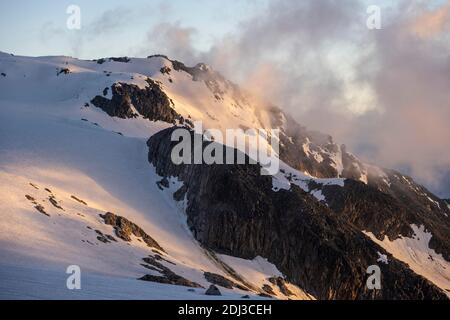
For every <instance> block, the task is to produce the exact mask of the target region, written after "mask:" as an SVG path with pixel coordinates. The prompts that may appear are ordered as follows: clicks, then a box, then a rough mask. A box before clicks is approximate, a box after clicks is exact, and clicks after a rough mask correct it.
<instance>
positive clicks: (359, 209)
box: [322, 180, 450, 261]
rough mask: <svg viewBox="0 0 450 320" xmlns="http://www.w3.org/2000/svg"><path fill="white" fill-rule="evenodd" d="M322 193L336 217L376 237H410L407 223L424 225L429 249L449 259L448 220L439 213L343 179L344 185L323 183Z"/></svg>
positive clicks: (449, 226) (409, 228)
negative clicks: (413, 205)
mask: <svg viewBox="0 0 450 320" xmlns="http://www.w3.org/2000/svg"><path fill="white" fill-rule="evenodd" d="M322 194H323V195H324V196H325V198H326V200H327V203H328V205H329V207H330V208H331V209H332V210H333V211H334V212H336V214H337V215H338V216H342V217H344V218H345V219H346V220H348V221H349V222H351V223H352V224H354V225H355V226H357V227H358V228H359V229H360V230H364V231H369V232H372V233H373V234H374V235H375V236H376V237H377V238H378V239H379V240H383V239H384V237H385V236H387V237H388V238H389V239H390V240H391V241H393V240H395V239H397V238H399V236H400V235H403V236H405V237H409V238H411V237H412V236H413V235H414V232H413V229H412V228H411V225H412V224H414V225H417V226H421V225H423V226H425V229H426V230H427V231H429V232H431V233H432V235H433V236H432V237H431V240H430V244H429V245H430V248H432V249H434V250H435V251H436V252H437V253H441V254H442V256H443V257H444V259H446V260H447V261H450V243H449V239H450V221H449V219H447V217H446V216H445V215H443V214H442V213H434V212H432V211H431V212H428V213H427V214H418V213H417V208H416V210H411V209H410V208H409V206H405V205H404V204H403V203H402V202H400V201H398V200H397V199H396V198H394V197H393V196H392V195H390V194H387V193H382V192H380V191H379V190H378V189H376V188H374V187H372V186H369V185H366V184H364V183H361V182H358V181H354V180H346V181H345V184H344V187H343V188H342V187H338V186H324V187H323V188H322Z"/></svg>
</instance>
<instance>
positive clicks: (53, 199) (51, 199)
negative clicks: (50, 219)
mask: <svg viewBox="0 0 450 320" xmlns="http://www.w3.org/2000/svg"><path fill="white" fill-rule="evenodd" d="M48 200H49V201H50V203H51V204H52V205H53V206H54V207H55V208H58V209H60V210H63V211H64V209H63V207H61V206H60V205H59V203H58V201H57V200H56V198H55V196H50V197H49V198H48Z"/></svg>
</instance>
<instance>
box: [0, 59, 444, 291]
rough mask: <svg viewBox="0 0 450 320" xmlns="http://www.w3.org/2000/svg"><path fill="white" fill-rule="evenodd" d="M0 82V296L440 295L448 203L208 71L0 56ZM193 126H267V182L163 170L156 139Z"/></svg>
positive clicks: (211, 170) (247, 168)
mask: <svg viewBox="0 0 450 320" xmlns="http://www.w3.org/2000/svg"><path fill="white" fill-rule="evenodd" d="M0 73H1V76H0V124H1V125H0V176H1V179H0V189H1V191H0V215H1V216H0V231H1V232H0V243H1V246H0V256H1V260H0V279H1V281H0V297H1V298H67V299H78V298H83V299H85V298H88V299H89V298H93V299H102V298H118V299H129V298H132V299H138V298H142V299H205V298H211V297H212V296H207V295H205V290H206V289H207V288H208V287H209V286H210V285H211V284H215V285H217V286H219V288H220V291H221V292H222V294H223V295H222V296H221V297H222V298H240V297H242V296H249V297H251V298H261V297H263V298H268V297H273V298H279V299H342V298H343V299H366V298H369V299H377V298H388V299H391V298H392V299H395V298H404V299H417V298H425V299H442V298H446V297H447V296H449V295H450V264H449V261H450V241H449V238H450V237H449V235H450V220H449V219H450V218H449V214H450V206H449V204H448V202H445V201H444V200H441V199H439V198H437V197H436V196H434V195H433V194H431V193H430V192H429V191H427V190H426V189H425V188H424V187H422V186H420V185H417V184H416V183H415V182H414V181H413V180H412V179H411V178H410V177H407V176H404V175H402V174H400V173H398V172H395V171H392V170H387V169H382V168H379V167H376V166H375V165H372V164H367V163H363V162H362V161H361V160H359V159H358V158H357V157H356V156H355V155H352V154H351V153H349V152H348V151H347V150H346V148H345V146H340V145H338V144H336V143H335V142H334V141H333V140H332V138H331V137H329V136H327V135H324V134H321V133H318V132H314V131H310V130H308V129H306V128H305V127H303V126H301V125H299V124H298V123H296V121H295V120H293V119H292V118H291V117H289V115H286V114H284V113H283V112H282V111H281V109H279V108H277V107H275V106H272V105H266V104H264V103H263V102H262V101H259V100H258V99H257V98H255V97H253V96H251V95H249V94H247V93H245V92H243V91H242V90H240V89H239V87H238V86H236V85H235V84H233V83H231V82H230V81H228V80H226V79H225V78H224V77H223V76H221V75H220V74H219V73H217V72H215V71H214V70H213V69H212V68H211V67H209V66H206V65H204V64H199V65H197V66H195V67H187V66H185V65H184V64H183V63H181V62H178V61H173V60H170V59H169V58H167V57H165V56H161V55H155V56H150V57H148V58H146V59H134V58H131V59H130V58H125V57H124V58H106V59H100V60H94V61H83V60H77V59H74V58H70V57H38V58H31V57H17V56H14V55H10V54H6V53H0ZM198 120H201V121H202V122H203V125H204V128H205V129H207V128H215V129H219V130H225V129H227V128H241V129H247V128H266V129H270V128H277V129H280V131H281V135H280V152H279V156H280V159H281V160H282V163H281V170H280V172H279V173H278V174H277V175H276V176H274V177H269V176H260V175H259V174H255V172H256V171H255V170H257V169H258V168H259V166H258V165H236V166H234V165H232V166H228V165H227V166H223V165H212V166H206V165H200V166H196V165H182V166H175V165H173V164H172V163H171V162H170V150H171V147H172V146H173V143H172V142H171V141H170V133H171V131H172V130H173V129H174V126H177V127H179V126H185V127H187V128H192V127H193V123H194V121H198ZM380 257H383V258H384V259H382V260H383V261H382V262H379V260H380ZM373 264H379V266H380V268H381V270H382V277H383V286H382V289H381V290H376V291H373V290H372V291H371V290H369V289H368V288H367V287H366V283H365V281H366V278H367V274H366V268H367V267H368V266H369V265H373ZM69 265H78V266H80V268H81V271H82V289H81V290H68V289H67V288H66V278H67V274H66V273H65V272H66V268H67V266H69ZM138 279H140V280H141V281H139V280H138ZM142 280H145V281H142ZM216 298H220V297H216Z"/></svg>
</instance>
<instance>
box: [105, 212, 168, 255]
mask: <svg viewBox="0 0 450 320" xmlns="http://www.w3.org/2000/svg"><path fill="white" fill-rule="evenodd" d="M100 217H102V218H103V220H105V223H106V224H109V225H111V226H113V227H114V229H115V231H116V235H117V236H118V237H119V238H120V239H122V240H124V241H127V242H130V241H131V237H130V236H131V235H132V234H133V235H135V236H136V237H138V238H142V240H144V242H145V243H146V244H147V245H148V246H149V247H154V248H156V249H158V250H161V251H163V252H165V250H164V249H163V248H162V247H161V246H160V245H159V244H158V242H156V240H154V239H153V238H152V237H150V236H149V235H148V234H147V233H145V231H144V230H142V229H141V228H140V227H139V226H138V225H136V224H134V223H133V222H131V221H129V220H128V219H126V218H124V217H121V216H117V215H115V214H114V213H111V212H107V213H106V214H104V215H103V214H100Z"/></svg>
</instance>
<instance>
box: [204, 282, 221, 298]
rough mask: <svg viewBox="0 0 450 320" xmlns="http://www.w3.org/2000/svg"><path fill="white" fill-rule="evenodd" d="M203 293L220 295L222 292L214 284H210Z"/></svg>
mask: <svg viewBox="0 0 450 320" xmlns="http://www.w3.org/2000/svg"><path fill="white" fill-rule="evenodd" d="M205 295H207V296H221V295H222V293H221V292H220V290H219V288H217V287H216V286H215V285H213V284H212V285H210V286H209V288H208V290H206V292H205Z"/></svg>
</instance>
